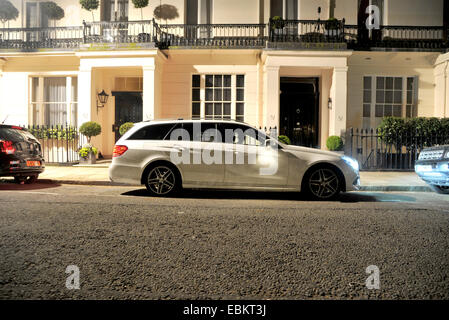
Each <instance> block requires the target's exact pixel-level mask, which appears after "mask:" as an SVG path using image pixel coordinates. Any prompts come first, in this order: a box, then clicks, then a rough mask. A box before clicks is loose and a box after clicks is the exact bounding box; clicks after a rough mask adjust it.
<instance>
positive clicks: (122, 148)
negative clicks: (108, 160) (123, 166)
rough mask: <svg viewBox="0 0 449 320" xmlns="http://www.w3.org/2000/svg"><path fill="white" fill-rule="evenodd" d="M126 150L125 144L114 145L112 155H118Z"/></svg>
mask: <svg viewBox="0 0 449 320" xmlns="http://www.w3.org/2000/svg"><path fill="white" fill-rule="evenodd" d="M126 150H128V147H127V146H114V150H113V151H112V157H120V156H121V155H122V154H124V153H125V152H126Z"/></svg>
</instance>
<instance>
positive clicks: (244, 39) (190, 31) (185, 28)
mask: <svg viewBox="0 0 449 320" xmlns="http://www.w3.org/2000/svg"><path fill="white" fill-rule="evenodd" d="M160 30H161V34H160V41H161V42H163V43H165V44H166V45H169V46H181V47H225V48H228V47H229V48H235V47H239V48H254V47H264V46H265V43H266V39H267V38H268V33H267V25H265V24H199V25H184V24H172V25H161V26H160Z"/></svg>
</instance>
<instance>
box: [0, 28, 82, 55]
mask: <svg viewBox="0 0 449 320" xmlns="http://www.w3.org/2000/svg"><path fill="white" fill-rule="evenodd" d="M82 42H83V27H51V28H4V29H0V49H18V50H25V51H27V50H37V49H53V48H55V49H56V48H57V49H75V48H78V47H79V46H80V44H81V43H82Z"/></svg>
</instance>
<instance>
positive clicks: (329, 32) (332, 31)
mask: <svg viewBox="0 0 449 320" xmlns="http://www.w3.org/2000/svg"><path fill="white" fill-rule="evenodd" d="M340 33H341V31H340V30H339V29H327V30H326V32H325V34H326V35H327V36H329V37H338V36H339V35H340Z"/></svg>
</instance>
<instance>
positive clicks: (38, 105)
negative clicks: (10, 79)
mask: <svg viewBox="0 0 449 320" xmlns="http://www.w3.org/2000/svg"><path fill="white" fill-rule="evenodd" d="M46 78H65V79H66V81H65V93H66V94H65V95H66V99H65V102H56V103H64V104H65V106H66V109H65V110H66V111H65V112H66V123H58V124H53V125H66V124H67V125H70V126H77V120H78V119H77V117H78V89H79V82H78V74H76V73H73V74H67V73H61V74H56V73H52V74H30V75H29V76H28V123H30V124H32V125H43V126H52V125H51V124H47V123H46V120H45V119H46V116H45V105H47V104H49V103H52V102H48V101H44V97H45V86H44V83H45V79H46ZM74 78H76V89H75V92H74V93H73V94H72V83H73V79H74ZM33 79H37V92H34V86H33ZM34 97H35V101H34V99H33V98H34Z"/></svg>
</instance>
